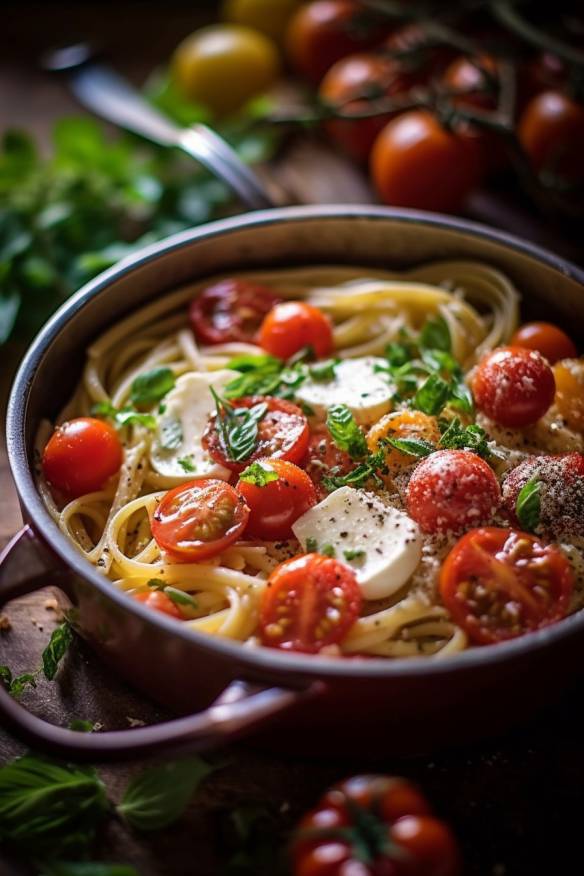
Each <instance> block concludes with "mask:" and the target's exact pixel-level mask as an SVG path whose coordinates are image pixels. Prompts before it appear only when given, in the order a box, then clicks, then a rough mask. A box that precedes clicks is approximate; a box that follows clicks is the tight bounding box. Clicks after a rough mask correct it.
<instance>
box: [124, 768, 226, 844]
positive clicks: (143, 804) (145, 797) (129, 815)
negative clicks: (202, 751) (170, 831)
mask: <svg viewBox="0 0 584 876" xmlns="http://www.w3.org/2000/svg"><path fill="white" fill-rule="evenodd" d="M213 769H214V768H213V767H212V766H211V765H210V764H208V763H207V762H206V761H204V760H202V758H200V757H191V758H188V759H186V760H180V761H176V762H175V763H167V764H162V765H161V766H156V767H152V768H151V769H147V770H145V771H144V772H142V773H140V775H138V776H136V777H135V778H134V779H132V780H131V781H130V783H129V784H128V787H127V788H126V790H125V793H124V795H123V797H122V801H121V803H120V804H119V805H118V806H117V811H118V812H119V814H120V815H121V816H122V817H123V818H124V819H125V820H126V821H127V822H128V824H129V825H130V826H131V827H134V828H136V830H142V831H150V830H160V829H161V828H163V827H167V826H168V825H169V824H172V823H173V822H174V821H176V820H177V819H178V818H180V816H181V815H182V814H183V812H184V811H185V809H186V808H187V806H188V804H189V802H190V800H191V798H192V796H193V794H194V792H195V790H196V789H197V787H198V786H199V784H200V782H201V781H202V780H203V779H204V778H205V777H206V776H207V775H209V773H211V772H212V771H213Z"/></svg>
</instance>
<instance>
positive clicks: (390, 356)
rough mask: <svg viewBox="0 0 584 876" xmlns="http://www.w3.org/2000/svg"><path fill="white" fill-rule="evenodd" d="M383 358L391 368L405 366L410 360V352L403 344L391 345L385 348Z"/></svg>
mask: <svg viewBox="0 0 584 876" xmlns="http://www.w3.org/2000/svg"><path fill="white" fill-rule="evenodd" d="M385 358H386V359H387V361H388V362H389V365H390V366H391V367H392V368H397V367H398V366H400V365H405V364H406V363H407V362H409V361H410V359H411V358H412V351H411V349H410V348H409V347H407V346H406V345H405V344H398V343H392V344H388V345H387V347H386V348H385Z"/></svg>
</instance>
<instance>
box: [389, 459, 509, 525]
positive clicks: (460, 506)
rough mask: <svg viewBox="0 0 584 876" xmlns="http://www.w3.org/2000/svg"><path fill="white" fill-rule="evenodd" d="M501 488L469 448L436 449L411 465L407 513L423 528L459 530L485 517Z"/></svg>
mask: <svg viewBox="0 0 584 876" xmlns="http://www.w3.org/2000/svg"><path fill="white" fill-rule="evenodd" d="M500 502H501V490H500V488H499V482H498V481H497V478H496V477H495V473H494V472H493V470H492V468H490V467H489V466H488V465H487V463H486V462H485V461H484V459H481V458H480V456H477V455H476V453H471V452H470V451H469V450H438V451H437V452H436V453H431V454H430V456H427V457H426V458H425V459H423V460H422V462H421V463H420V464H419V465H418V466H417V468H416V469H414V473H413V475H412V477H411V478H410V482H409V484H408V488H407V494H406V503H407V508H408V514H409V515H410V517H412V518H413V519H414V520H415V521H416V523H418V524H419V525H420V526H421V527H422V529H423V530H424V531H425V532H448V531H452V532H461V531H462V530H464V529H468V527H469V526H476V525H477V524H480V523H484V522H486V521H488V520H489V519H490V518H491V517H492V516H493V514H494V512H495V511H496V510H497V508H498V507H499V504H500Z"/></svg>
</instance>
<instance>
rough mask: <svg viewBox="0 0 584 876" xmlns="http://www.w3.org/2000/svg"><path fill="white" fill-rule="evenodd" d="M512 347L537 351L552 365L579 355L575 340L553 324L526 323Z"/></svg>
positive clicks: (514, 339) (514, 337)
mask: <svg viewBox="0 0 584 876" xmlns="http://www.w3.org/2000/svg"><path fill="white" fill-rule="evenodd" d="M511 346H513V347H525V348H526V349H528V350H537V352H538V353H541V355H542V356H545V358H546V359H547V360H548V362H549V363H550V365H555V363H556V362H557V361H558V360H559V359H570V358H572V357H574V356H576V354H577V351H576V345H575V344H574V342H573V340H572V339H571V338H570V337H569V336H568V335H567V334H566V333H565V332H563V331H562V329H561V328H558V327H557V325H553V324H552V323H551V322H526V323H525V324H524V325H522V326H520V328H518V329H517V331H516V332H515V334H514V335H513V337H512V338H511Z"/></svg>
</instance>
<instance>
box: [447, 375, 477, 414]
mask: <svg viewBox="0 0 584 876" xmlns="http://www.w3.org/2000/svg"><path fill="white" fill-rule="evenodd" d="M448 404H449V405H450V407H451V408H454V409H455V410H457V411H462V412H463V413H465V414H472V413H473V412H474V399H473V397H472V392H471V391H470V389H469V387H468V386H467V385H466V383H465V382H464V380H462V379H461V380H455V381H453V382H452V383H451V384H450V398H449V399H448Z"/></svg>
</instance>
